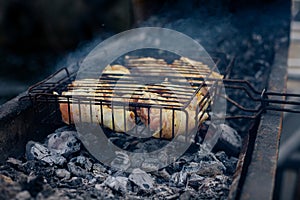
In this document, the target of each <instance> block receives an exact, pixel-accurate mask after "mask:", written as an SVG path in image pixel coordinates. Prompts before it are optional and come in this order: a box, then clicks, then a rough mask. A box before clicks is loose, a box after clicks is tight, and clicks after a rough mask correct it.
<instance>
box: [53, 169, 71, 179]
mask: <svg viewBox="0 0 300 200" xmlns="http://www.w3.org/2000/svg"><path fill="white" fill-rule="evenodd" d="M55 175H56V176H57V177H58V178H61V179H69V178H70V177H71V174H70V172H69V171H68V170H66V169H57V170H55Z"/></svg>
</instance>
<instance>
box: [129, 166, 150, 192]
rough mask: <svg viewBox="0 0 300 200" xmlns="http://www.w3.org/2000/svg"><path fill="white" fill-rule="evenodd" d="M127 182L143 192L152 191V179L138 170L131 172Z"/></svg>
mask: <svg viewBox="0 0 300 200" xmlns="http://www.w3.org/2000/svg"><path fill="white" fill-rule="evenodd" d="M129 180H130V181H132V182H133V183H134V184H136V185H137V186H139V187H140V188H141V189H143V190H148V189H152V188H153V184H154V181H153V179H152V177H151V176H150V175H149V174H147V173H146V172H145V171H143V170H141V169H139V168H136V169H134V170H132V173H131V174H130V175H129Z"/></svg>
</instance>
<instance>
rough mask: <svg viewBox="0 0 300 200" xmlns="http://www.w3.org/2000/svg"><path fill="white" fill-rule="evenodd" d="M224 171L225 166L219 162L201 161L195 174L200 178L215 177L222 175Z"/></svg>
mask: <svg viewBox="0 0 300 200" xmlns="http://www.w3.org/2000/svg"><path fill="white" fill-rule="evenodd" d="M225 170H226V168H225V166H224V165H223V164H222V163H221V162H220V161H208V162H204V161H203V162H200V168H199V171H198V172H197V174H198V175H201V176H215V175H219V174H223V173H224V171H225Z"/></svg>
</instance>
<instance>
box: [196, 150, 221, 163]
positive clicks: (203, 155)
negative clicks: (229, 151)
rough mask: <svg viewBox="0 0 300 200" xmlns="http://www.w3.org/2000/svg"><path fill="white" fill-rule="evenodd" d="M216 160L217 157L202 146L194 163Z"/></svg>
mask: <svg viewBox="0 0 300 200" xmlns="http://www.w3.org/2000/svg"><path fill="white" fill-rule="evenodd" d="M213 160H216V157H215V155H214V153H213V152H211V151H209V150H207V149H206V148H205V147H204V146H200V148H199V151H198V152H197V153H196V155H195V158H194V161H195V162H201V161H213Z"/></svg>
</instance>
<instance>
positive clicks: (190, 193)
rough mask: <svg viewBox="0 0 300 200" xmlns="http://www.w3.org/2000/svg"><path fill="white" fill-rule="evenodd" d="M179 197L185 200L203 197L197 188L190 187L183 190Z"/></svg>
mask: <svg viewBox="0 0 300 200" xmlns="http://www.w3.org/2000/svg"><path fill="white" fill-rule="evenodd" d="M179 199H182V200H185V199H201V198H200V197H199V195H198V194H197V193H196V191H195V190H192V189H189V190H186V191H185V192H183V193H182V194H181V195H180V196H179Z"/></svg>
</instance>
